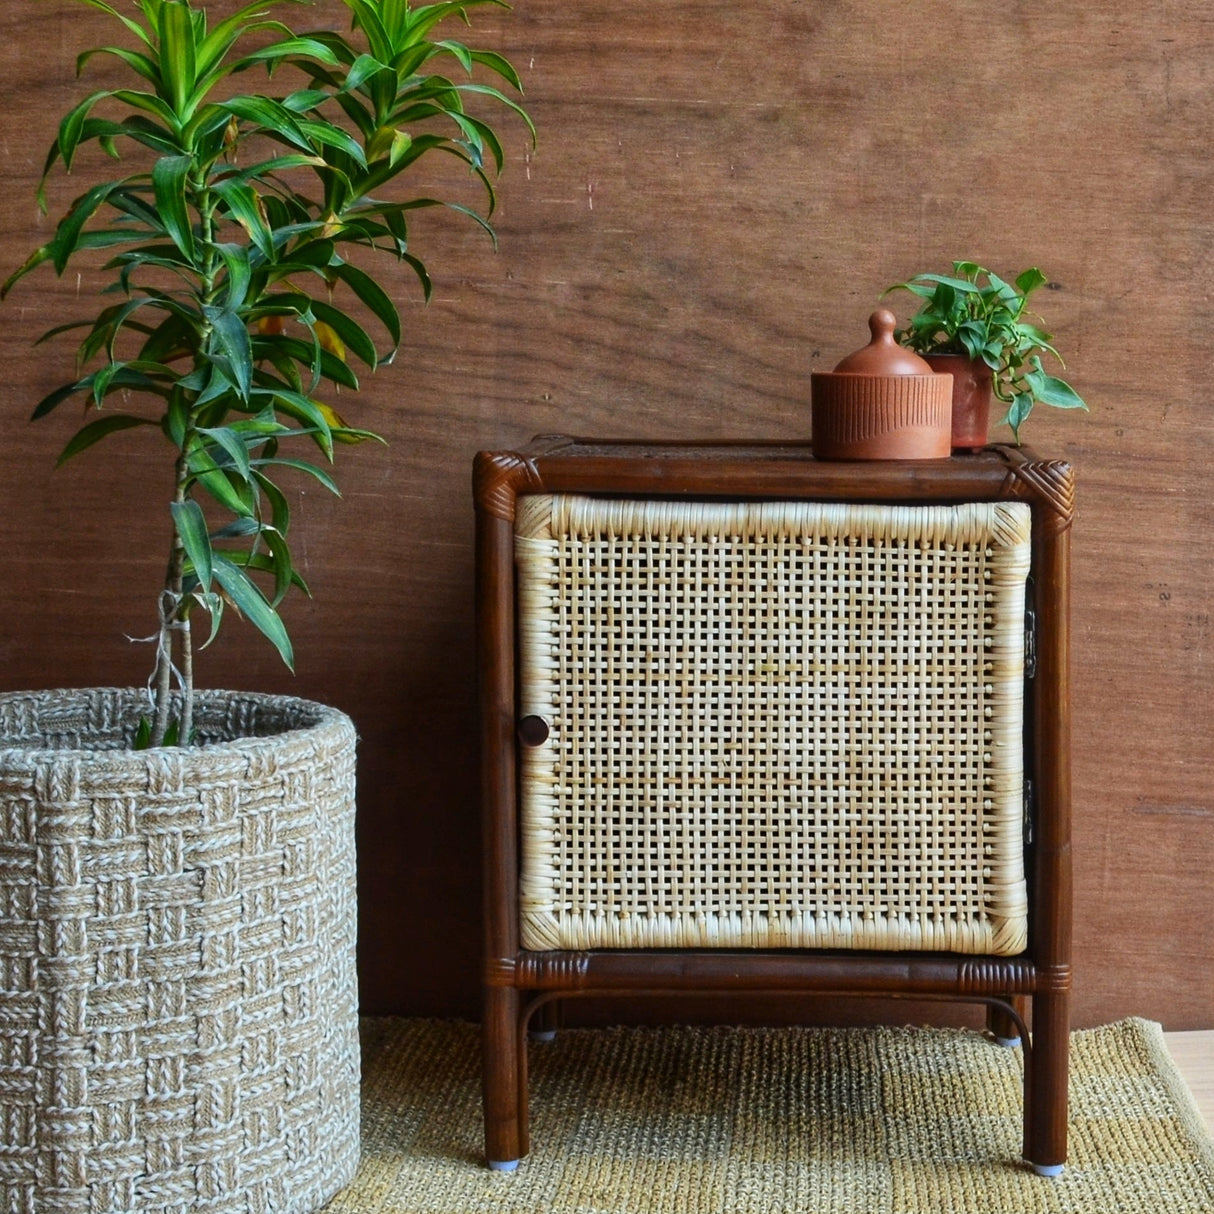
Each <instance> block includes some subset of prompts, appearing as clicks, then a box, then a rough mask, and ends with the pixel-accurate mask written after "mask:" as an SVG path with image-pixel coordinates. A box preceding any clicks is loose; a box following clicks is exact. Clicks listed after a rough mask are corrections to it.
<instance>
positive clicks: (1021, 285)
mask: <svg viewBox="0 0 1214 1214" xmlns="http://www.w3.org/2000/svg"><path fill="white" fill-rule="evenodd" d="M1047 282H1049V279H1048V278H1046V276H1045V275H1044V274H1042V272H1041V271H1040V270H1039V269H1037V267H1036V266H1033V267H1032V268H1031V269H1028V270H1024V271H1023V272H1022V273H1020V274H1018V275H1016V287H1017V289H1018V290H1019V291H1020V294H1021V295H1028V294H1029V293H1030V292H1031V291H1035V290H1036V289H1037V288H1038V287H1043V286H1045V284H1046V283H1047Z"/></svg>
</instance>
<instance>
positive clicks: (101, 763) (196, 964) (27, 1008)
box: [0, 689, 359, 1214]
mask: <svg viewBox="0 0 1214 1214" xmlns="http://www.w3.org/2000/svg"><path fill="white" fill-rule="evenodd" d="M146 701H147V695H146V692H143V691H127V690H109V689H94V690H83V691H55V692H22V693H11V694H5V695H0V1210H3V1211H4V1212H5V1214H10V1212H14V1214H15V1212H20V1214H35V1212H37V1214H77V1212H79V1214H85V1212H86V1211H87V1212H88V1214H103V1212H104V1214H153V1212H155V1214H169V1212H170V1211H171V1212H173V1214H183V1212H185V1211H207V1212H208V1214H228V1212H231V1214H236V1212H237V1211H239V1212H240V1214H247V1212H251V1211H289V1212H291V1214H294V1212H297V1211H298V1212H302V1211H310V1210H314V1209H316V1208H317V1207H318V1206H320V1205H322V1204H323V1203H324V1202H325V1201H327V1200H328V1198H329V1197H331V1196H332V1195H333V1194H334V1193H335V1192H336V1191H337V1190H338V1189H339V1188H341V1187H342V1186H343V1185H344V1184H346V1183H348V1181H349V1180H350V1179H351V1178H352V1177H353V1175H354V1172H355V1168H356V1166H357V1163H358V1141H359V1120H358V1085H359V1058H358V1037H357V989H356V979H355V971H354V945H355V887H354V876H355V872H354V747H355V734H354V728H353V725H352V724H351V722H350V720H349V719H348V718H347V717H345V716H344V715H342V714H341V713H339V712H335V711H333V710H332V709H329V708H325V707H323V706H321V705H318V704H311V703H308V702H306V701H303V700H298V699H291V698H283V697H271V696H260V695H253V694H246V693H224V692H207V693H202V694H201V695H200V696H199V702H198V706H197V709H196V714H197V720H198V731H199V740H200V742H201V743H202V744H201V745H199V746H195V747H190V748H166V749H157V750H150V751H149V750H144V751H134V750H131V749H129V745H130V741H131V738H132V736H133V734H134V730H135V727H136V725H137V722H138V720H139V717H140V716H141V715H142V714H143V713H145V712H146Z"/></svg>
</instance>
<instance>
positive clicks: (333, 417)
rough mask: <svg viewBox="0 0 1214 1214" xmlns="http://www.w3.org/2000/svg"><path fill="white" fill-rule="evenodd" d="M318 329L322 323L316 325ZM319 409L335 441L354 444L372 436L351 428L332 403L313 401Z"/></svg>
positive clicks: (363, 441)
mask: <svg viewBox="0 0 1214 1214" xmlns="http://www.w3.org/2000/svg"><path fill="white" fill-rule="evenodd" d="M316 327H317V328H318V329H319V328H320V325H317V326H316ZM313 403H314V404H315V405H316V407H317V409H319V410H320V413H321V416H323V417H324V419H325V421H327V422H328V423H329V425H330V427H332V430H333V441H334V442H335V443H347V444H349V445H351V446H353V445H354V444H355V443H365V442H366V441H367V439H368V438H370V437H371V436H370V435H369V434H366V433H364V432H363V431H362V430H351V429H349V427H348V426H347V424H346V419H345V418H344V417H342V415H341V414H340V413H338V411H337V410H336V409H334V408H333V406H332V405H326V404H324V403H323V402H321V401H314V402H313Z"/></svg>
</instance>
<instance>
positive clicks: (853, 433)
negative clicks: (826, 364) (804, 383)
mask: <svg viewBox="0 0 1214 1214" xmlns="http://www.w3.org/2000/svg"><path fill="white" fill-rule="evenodd" d="M811 380H812V392H813V427H814V428H813V448H814V456H815V457H816V458H817V459H861V460H864V459H947V458H948V456H949V451H950V446H949V427H950V419H951V405H950V401H951V395H952V389H951V385H950V384H949V383H948V381H947V380H946V379H945V378H944V376H942V375H845V374H840V373H836V372H833V371H818V372H815V373H814V374H813V376H812V377H811Z"/></svg>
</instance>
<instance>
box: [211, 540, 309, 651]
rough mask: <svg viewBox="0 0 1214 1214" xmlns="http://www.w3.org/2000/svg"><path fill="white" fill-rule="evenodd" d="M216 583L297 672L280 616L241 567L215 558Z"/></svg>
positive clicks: (222, 557) (226, 560)
mask: <svg viewBox="0 0 1214 1214" xmlns="http://www.w3.org/2000/svg"><path fill="white" fill-rule="evenodd" d="M214 574H215V580H216V581H217V582H218V583H219V584H220V586H222V587H223V589H224V591H225V592H226V593H227V595H228V597H229V598H230V599H231V600H232V602H233V603H234V604H235V605H236V608H237V610H238V611H239V612H240V613H241V615H243V616H244V617H245V619H246V620H248V621H249V623H250V624H252V625H253V626H254V627H255V628H256V629H257V630H258V631H259V632H260V633H261V634H262V635H263V636H264V637H266V638H267V639H268V640H269V641H270V642H271V643H272V644H273V646H274V648H275V649H277V650H278V653H279V656H280V657H281V658H282V660H283V662H284V663H285V664H286V666H287V668H288V669H290V670H294V669H295V655H294V652H293V651H292V649H291V638H290V637H289V636H288V635H287V630H286V627H285V626H284V624H283V622H282V620H281V619H280V618H279V616H278V612H277V611H275V610H274V608H273V607H272V606H271V605H270V603H269V601H268V600H267V599H266V596H265V595H264V594H262V592H261V589H260V587H259V586H258V585H257V583H256V582H254V581H253V580H252V579H251V578H250V577H249V576H248V575H247V574H246V573H245V572H244V570H242V569H241V568H240V567H239V566H237V565H236V564H234V563H233V562H232V561H230V560H228V558H227V557H225V556H221V555H220V554H219V553H218V552H217V553H215V554H214Z"/></svg>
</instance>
